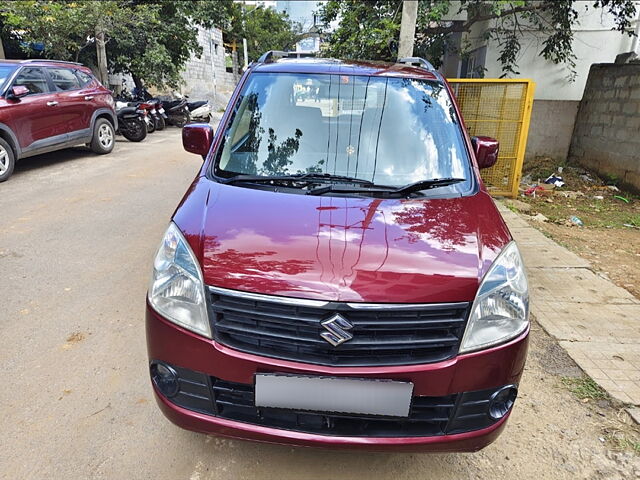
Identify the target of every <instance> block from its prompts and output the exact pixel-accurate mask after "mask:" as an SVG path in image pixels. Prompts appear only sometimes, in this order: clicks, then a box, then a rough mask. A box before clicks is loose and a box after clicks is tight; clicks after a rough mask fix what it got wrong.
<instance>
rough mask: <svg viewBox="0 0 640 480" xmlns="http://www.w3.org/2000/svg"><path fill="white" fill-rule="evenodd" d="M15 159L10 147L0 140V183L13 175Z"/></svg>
mask: <svg viewBox="0 0 640 480" xmlns="http://www.w3.org/2000/svg"><path fill="white" fill-rule="evenodd" d="M15 164H16V157H15V155H14V154H13V149H12V148H11V146H10V145H9V144H8V143H7V142H5V141H4V140H3V139H2V138H0V182H4V181H5V180H7V179H8V178H9V177H10V176H11V174H12V173H13V167H14V166H15Z"/></svg>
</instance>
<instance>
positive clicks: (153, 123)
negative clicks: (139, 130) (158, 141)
mask: <svg viewBox="0 0 640 480" xmlns="http://www.w3.org/2000/svg"><path fill="white" fill-rule="evenodd" d="M155 131H156V119H155V118H154V117H151V116H150V117H149V123H147V133H153V132H155Z"/></svg>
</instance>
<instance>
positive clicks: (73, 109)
mask: <svg viewBox="0 0 640 480" xmlns="http://www.w3.org/2000/svg"><path fill="white" fill-rule="evenodd" d="M46 71H47V73H48V74H49V78H50V79H51V83H52V84H53V87H54V88H55V92H56V96H57V101H58V111H59V113H60V115H61V116H62V118H63V122H64V129H65V133H68V134H69V139H70V140H71V139H73V138H75V137H86V136H87V135H91V132H90V130H89V128H90V127H91V115H90V113H89V114H88V111H89V110H91V106H90V102H91V99H90V98H89V96H88V95H85V92H84V91H83V90H82V88H81V86H80V81H79V79H78V77H77V76H76V74H75V73H74V71H73V70H72V69H70V68H65V67H47V69H46Z"/></svg>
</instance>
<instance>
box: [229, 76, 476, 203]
mask: <svg viewBox="0 0 640 480" xmlns="http://www.w3.org/2000/svg"><path fill="white" fill-rule="evenodd" d="M224 142H225V143H224V147H223V149H222V151H221V154H220V156H219V157H218V162H217V166H216V168H217V172H218V173H220V174H221V175H222V176H231V175H235V174H251V175H262V176H272V175H283V174H284V175H286V174H291V173H331V174H338V175H346V176H353V177H357V178H362V179H366V180H369V181H373V182H376V183H379V184H383V185H394V186H398V185H405V184H408V183H412V182H416V181H419V180H428V179H434V178H448V177H454V178H465V179H467V182H464V183H460V184H458V185H455V186H451V187H450V190H457V191H460V192H462V191H466V190H467V189H468V188H469V187H470V183H469V179H470V178H471V171H470V163H469V159H468V156H467V152H466V147H465V144H464V136H463V131H462V128H461V125H460V122H459V121H458V119H457V116H456V113H455V110H454V107H453V103H452V101H451V99H450V97H449V94H448V92H447V90H446V88H444V87H443V86H442V84H440V83H438V82H433V81H427V80H417V79H410V78H393V77H366V76H350V75H313V74H254V75H253V76H252V77H251V79H250V81H249V82H248V84H247V86H246V87H245V88H244V90H243V92H242V96H241V98H240V100H239V103H238V107H237V112H236V114H235V116H234V119H233V121H232V122H231V125H230V127H229V128H228V130H227V131H226V133H225V140H224Z"/></svg>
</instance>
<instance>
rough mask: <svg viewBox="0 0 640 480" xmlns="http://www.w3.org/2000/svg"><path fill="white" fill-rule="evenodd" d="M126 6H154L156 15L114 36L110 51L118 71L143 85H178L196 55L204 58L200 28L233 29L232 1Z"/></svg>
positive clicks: (134, 0) (138, 0)
mask: <svg viewBox="0 0 640 480" xmlns="http://www.w3.org/2000/svg"><path fill="white" fill-rule="evenodd" d="M120 3H121V4H122V5H123V6H124V7H125V8H143V9H152V10H153V11H154V12H155V15H154V17H153V18H152V19H151V20H149V22H148V23H147V24H145V25H141V26H140V28H138V29H135V30H131V31H130V32H128V33H127V35H119V36H117V37H114V39H113V41H112V42H111V44H110V45H108V46H107V52H108V54H109V56H110V62H109V67H110V69H111V70H112V71H114V72H124V73H130V74H131V75H132V76H133V79H134V81H135V83H136V84H137V85H138V86H140V79H144V81H145V83H146V84H147V85H154V86H157V87H165V86H169V87H174V88H175V87H177V86H178V84H179V83H180V81H181V72H182V70H183V69H184V66H185V64H186V62H187V61H188V60H189V58H191V56H192V55H196V56H197V57H200V56H201V55H202V53H203V52H202V47H201V46H200V44H199V42H198V27H204V28H212V27H217V28H222V29H224V30H229V29H230V28H231V22H232V21H233V20H234V19H233V11H234V8H233V5H234V4H233V2H232V0H216V1H162V0H128V1H121V2H120Z"/></svg>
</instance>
